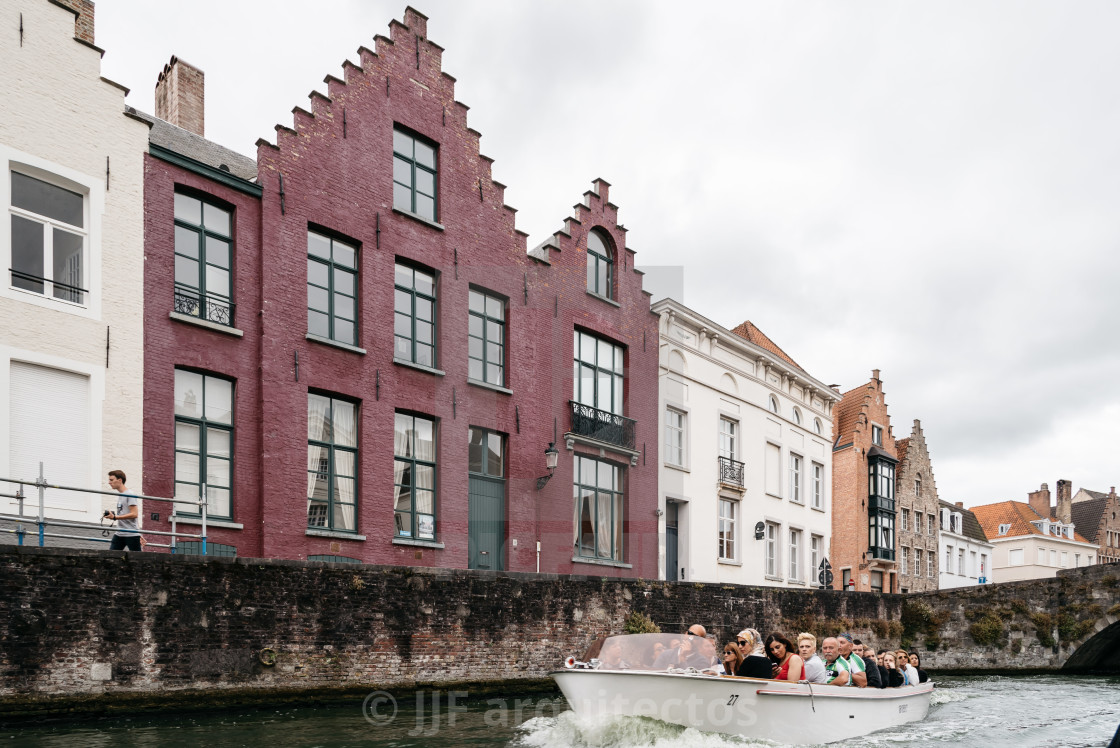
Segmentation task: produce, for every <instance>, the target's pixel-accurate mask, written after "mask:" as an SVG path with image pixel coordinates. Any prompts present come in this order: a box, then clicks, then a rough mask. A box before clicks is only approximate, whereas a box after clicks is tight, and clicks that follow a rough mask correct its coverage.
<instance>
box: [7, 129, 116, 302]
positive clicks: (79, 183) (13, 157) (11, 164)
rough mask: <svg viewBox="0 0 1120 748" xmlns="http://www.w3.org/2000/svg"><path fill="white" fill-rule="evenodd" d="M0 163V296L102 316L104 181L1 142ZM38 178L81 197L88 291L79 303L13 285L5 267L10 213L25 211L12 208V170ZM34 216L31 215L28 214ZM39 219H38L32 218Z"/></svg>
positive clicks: (9, 255) (9, 244) (9, 260)
mask: <svg viewBox="0 0 1120 748" xmlns="http://www.w3.org/2000/svg"><path fill="white" fill-rule="evenodd" d="M0 164H3V165H4V172H3V174H2V175H0V215H2V216H4V218H3V220H2V225H0V262H3V263H6V264H4V265H3V267H4V268H5V273H6V274H7V278H6V280H5V281H4V282H3V283H0V298H8V299H17V300H19V301H20V302H24V303H27V304H31V305H34V306H40V307H43V308H46V309H54V310H56V311H60V312H64V313H67V314H72V315H74V316H78V317H86V318H89V319H98V320H100V319H101V305H102V294H101V277H102V274H101V263H102V257H101V253H102V248H101V245H102V243H101V224H102V216H103V215H104V213H105V208H104V206H105V184H104V180H97V179H92V178H91V177H90V176H88V175H86V174H84V173H81V172H78V171H75V170H74V169H69V168H66V167H63V166H61V165H59V164H55V163H52V162H50V161H47V160H45V159H42V158H39V157H37V156H34V155H32V154H29V153H24V152H22V151H18V150H16V149H13V148H8V147H6V146H4V145H3V144H0ZM13 171H17V172H20V173H21V174H25V175H27V176H30V177H33V178H35V179H39V180H41V181H44V182H48V183H50V184H54V185H57V186H59V187H62V188H64V189H67V190H71V191H73V192H77V193H79V194H81V195H82V196H83V208H84V210H85V226H84V227H83V231H84V232H85V234H84V235H85V241H84V243H83V254H82V262H83V263H84V273H83V275H84V278H85V280H84V283H85V288H86V289H87V292H86V294H85V299H84V300H83V302H82V303H81V304H77V303H74V302H70V301H65V300H63V299H55V298H54V297H53V296H48V295H45V294H40V293H37V292H34V291H26V290H23V289H19V288H14V287H13V286H12V284H11V273H7V270H6V269H7V268H10V267H12V226H11V224H12V221H11V216H12V215H13V214H15V213H17V212H18V214H20V215H23V214H24V213H25V211H23V210H22V209H19V208H13V207H12V193H11V190H12V176H11V174H12V172H13ZM27 215H34V214H27ZM35 220H39V219H35Z"/></svg>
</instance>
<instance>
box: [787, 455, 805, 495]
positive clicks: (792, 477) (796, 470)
mask: <svg viewBox="0 0 1120 748" xmlns="http://www.w3.org/2000/svg"><path fill="white" fill-rule="evenodd" d="M801 463H802V460H801V455H795V454H793V453H792V452H791V453H790V455H789V499H790V501H792V502H794V503H797V504H800V503H802V501H803V499H802V498H801Z"/></svg>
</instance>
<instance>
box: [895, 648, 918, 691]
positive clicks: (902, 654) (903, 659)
mask: <svg viewBox="0 0 1120 748" xmlns="http://www.w3.org/2000/svg"><path fill="white" fill-rule="evenodd" d="M894 655H895V659H896V660H897V661H898V669H899V670H901V671H902V672H903V673H904V674H905V675H906V685H908V686H916V685H918V683H920V682H921V677H920V676H919V675H918V669H917V668H916V667H914V666H913V665H911V664H910V657H909V656H908V655H907V654H906V650H905V649H900V650H898V651H897V652H895V653H894Z"/></svg>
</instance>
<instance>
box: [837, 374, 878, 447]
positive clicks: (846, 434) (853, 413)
mask: <svg viewBox="0 0 1120 748" xmlns="http://www.w3.org/2000/svg"><path fill="white" fill-rule="evenodd" d="M869 385H870V382H868V384H864V385H861V386H859V387H856V388H855V389H853V390H848V391H847V392H845V393H844V394H843V395H842V396H841V398H840V404H839V405H837V406H836V410H834V411H833V416H832V422H833V423H834V424H836V425H835V427H834V430H835V432H836V441H835V443H836V444H847V443H848V442H850V441H852V439H853V438H854V436H855V431H856V424H857V423H858V422H859V415H860V412H861V411H862V410H863V408H864V406H865V405H867V404H869V403H870V400H871V393H870V392H869V391H868V386H869Z"/></svg>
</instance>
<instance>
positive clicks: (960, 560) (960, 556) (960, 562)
mask: <svg viewBox="0 0 1120 748" xmlns="http://www.w3.org/2000/svg"><path fill="white" fill-rule="evenodd" d="M957 574H958V575H959V576H962V577H963V576H964V575H965V573H964V548H958V549H957Z"/></svg>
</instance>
